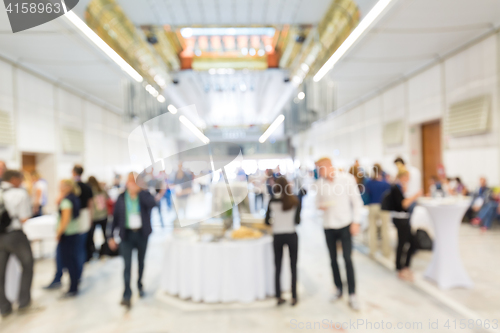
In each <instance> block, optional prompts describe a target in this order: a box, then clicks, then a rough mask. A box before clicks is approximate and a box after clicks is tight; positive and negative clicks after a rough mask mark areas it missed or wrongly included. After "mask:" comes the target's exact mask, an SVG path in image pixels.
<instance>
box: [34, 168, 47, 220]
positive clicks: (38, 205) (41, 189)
mask: <svg viewBox="0 0 500 333" xmlns="http://www.w3.org/2000/svg"><path fill="white" fill-rule="evenodd" d="M31 179H32V181H33V217H38V216H42V214H43V207H45V206H46V205H47V201H48V191H49V190H48V185H47V181H46V180H45V179H43V178H42V177H41V176H40V174H39V173H38V172H36V171H33V172H32V173H31Z"/></svg>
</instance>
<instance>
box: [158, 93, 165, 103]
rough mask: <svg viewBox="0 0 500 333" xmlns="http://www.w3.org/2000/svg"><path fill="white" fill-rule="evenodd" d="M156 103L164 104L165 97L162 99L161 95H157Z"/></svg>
mask: <svg viewBox="0 0 500 333" xmlns="http://www.w3.org/2000/svg"><path fill="white" fill-rule="evenodd" d="M156 99H157V100H158V102H160V103H165V97H163V95H159V96H158V97H157V98H156Z"/></svg>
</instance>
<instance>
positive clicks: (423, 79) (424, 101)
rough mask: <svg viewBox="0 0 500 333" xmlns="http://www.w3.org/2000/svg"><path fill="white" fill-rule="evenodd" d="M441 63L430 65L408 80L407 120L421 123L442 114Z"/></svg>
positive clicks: (412, 122)
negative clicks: (429, 67) (430, 66)
mask: <svg viewBox="0 0 500 333" xmlns="http://www.w3.org/2000/svg"><path fill="white" fill-rule="evenodd" d="M442 109H443V94H442V80H441V65H437V66H434V67H432V68H431V69H428V70H426V71H425V72H423V73H421V74H419V75H417V76H415V77H414V78H412V79H410V80H409V81H408V111H409V116H408V121H409V123H411V124H414V123H423V122H426V121H430V120H435V119H438V118H440V117H441V116H442V111H443V110H442Z"/></svg>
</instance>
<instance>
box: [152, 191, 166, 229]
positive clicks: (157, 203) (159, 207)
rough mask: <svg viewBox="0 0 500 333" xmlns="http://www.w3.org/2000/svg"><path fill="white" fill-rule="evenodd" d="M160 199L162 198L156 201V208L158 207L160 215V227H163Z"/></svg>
mask: <svg viewBox="0 0 500 333" xmlns="http://www.w3.org/2000/svg"><path fill="white" fill-rule="evenodd" d="M162 200H163V197H162V198H161V199H160V201H157V202H156V208H158V215H159V216H160V224H161V227H162V228H163V227H165V224H164V223H163V215H161V201H162ZM151 216H152V215H151ZM151 222H152V221H151Z"/></svg>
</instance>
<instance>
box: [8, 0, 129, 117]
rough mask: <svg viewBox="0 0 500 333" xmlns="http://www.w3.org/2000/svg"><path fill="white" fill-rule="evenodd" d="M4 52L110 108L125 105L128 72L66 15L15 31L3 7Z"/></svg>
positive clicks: (10, 57) (119, 107) (23, 64)
mask: <svg viewBox="0 0 500 333" xmlns="http://www.w3.org/2000/svg"><path fill="white" fill-rule="evenodd" d="M80 5H81V4H79V5H78V6H80ZM78 6H77V7H78ZM0 55H2V56H3V57H4V58H7V59H9V60H11V62H13V63H16V64H18V65H20V66H21V67H26V68H28V69H30V70H33V71H35V72H37V73H40V74H42V75H43V76H46V77H48V78H49V79H51V80H53V81H57V82H59V83H61V84H63V85H64V84H66V85H69V86H71V87H72V88H74V89H75V90H77V91H80V92H81V93H82V94H83V95H89V96H91V98H93V99H96V98H97V99H98V100H99V101H101V102H102V104H103V105H106V106H108V107H110V108H113V109H122V107H123V94H122V85H121V80H122V79H123V78H125V77H126V74H124V72H122V71H121V69H120V68H119V67H118V66H117V65H116V64H115V63H113V62H112V61H111V60H110V59H109V58H108V57H107V56H105V55H104V53H102V51H100V50H99V49H97V48H96V47H95V46H94V45H93V44H92V43H91V42H90V41H89V40H88V39H87V38H86V37H83V36H81V35H80V33H79V32H78V31H77V29H76V28H74V27H73V26H72V25H71V24H70V23H69V22H68V21H67V20H66V19H65V18H63V17H59V18H57V19H55V20H53V21H51V22H48V23H45V24H43V25H41V26H38V27H35V28H32V29H29V30H25V31H21V32H18V33H15V34H13V33H12V30H11V28H10V24H9V20H8V17H7V13H6V12H5V11H4V10H0Z"/></svg>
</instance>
